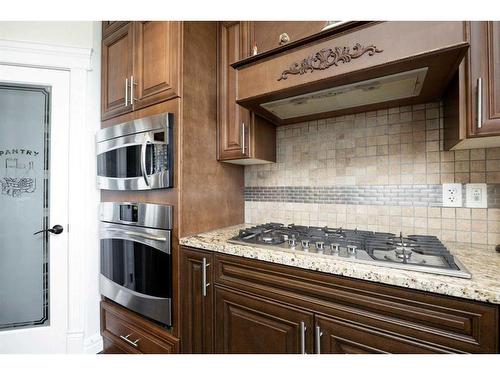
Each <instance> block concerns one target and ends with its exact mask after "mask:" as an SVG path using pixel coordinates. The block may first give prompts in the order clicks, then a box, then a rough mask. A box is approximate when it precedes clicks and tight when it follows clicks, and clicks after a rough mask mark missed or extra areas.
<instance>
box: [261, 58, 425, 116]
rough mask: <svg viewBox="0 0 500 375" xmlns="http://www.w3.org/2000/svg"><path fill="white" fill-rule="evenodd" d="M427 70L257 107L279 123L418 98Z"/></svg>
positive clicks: (317, 92) (413, 71)
mask: <svg viewBox="0 0 500 375" xmlns="http://www.w3.org/2000/svg"><path fill="white" fill-rule="evenodd" d="M427 70H428V68H427V67H425V68H420V69H415V70H410V71H406V72H402V73H397V74H392V75H388V76H384V77H378V78H375V79H370V80H366V81H361V82H357V83H352V84H348V85H343V86H337V87H331V88H328V89H324V90H320V91H315V92H311V93H307V94H303V95H298V96H293V97H289V98H286V99H281V100H275V101H271V102H267V103H262V104H260V106H261V107H262V108H264V109H266V110H267V111H269V112H271V113H273V114H274V115H275V116H277V117H278V118H280V119H282V120H287V119H291V118H295V117H302V116H308V115H313V114H317V113H325V112H333V111H338V110H342V109H348V108H354V107H361V106H364V105H370V104H375V103H383V102H388V101H393V100H398V99H404V98H411V97H415V96H418V95H420V91H421V89H422V86H423V84H424V81H425V77H426V75H427Z"/></svg>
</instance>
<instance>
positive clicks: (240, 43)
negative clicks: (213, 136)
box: [217, 22, 276, 164]
mask: <svg viewBox="0 0 500 375" xmlns="http://www.w3.org/2000/svg"><path fill="white" fill-rule="evenodd" d="M217 40H218V67H217V72H218V74H217V97H218V111H217V140H218V147H217V148H218V150H217V158H218V160H220V161H226V162H231V163H236V164H257V163H265V162H275V161H276V129H275V127H274V125H272V124H271V123H269V122H268V121H267V120H265V119H263V118H261V117H259V116H256V115H255V114H254V113H252V112H250V111H248V110H247V109H245V108H243V107H241V106H240V105H238V104H237V103H236V100H237V99H238V92H237V85H236V84H237V71H236V70H235V69H233V68H232V67H231V65H230V64H232V63H233V62H235V61H238V60H240V59H242V58H245V57H248V56H250V43H251V41H250V23H249V22H219V24H218V32H217Z"/></svg>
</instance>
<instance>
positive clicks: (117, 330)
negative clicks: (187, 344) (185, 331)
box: [101, 301, 179, 354]
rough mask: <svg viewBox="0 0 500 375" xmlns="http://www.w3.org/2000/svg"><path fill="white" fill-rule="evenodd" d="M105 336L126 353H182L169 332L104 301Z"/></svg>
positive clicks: (103, 332)
mask: <svg viewBox="0 0 500 375" xmlns="http://www.w3.org/2000/svg"><path fill="white" fill-rule="evenodd" d="M101 334H102V336H103V338H104V339H105V340H106V339H107V340H108V341H110V342H111V343H112V344H114V345H111V344H110V345H109V347H110V348H114V347H117V348H118V349H121V350H123V351H125V352H127V353H137V354H139V353H145V354H170V353H178V352H179V340H178V339H177V338H175V337H174V336H172V335H170V334H169V333H168V332H166V331H165V330H163V329H162V328H160V327H159V326H156V325H155V324H153V323H151V322H149V321H148V320H146V319H144V318H142V317H140V316H138V315H137V314H134V313H132V312H130V311H128V310H126V309H125V308H123V307H121V306H118V305H116V304H114V303H111V302H108V301H102V302H101Z"/></svg>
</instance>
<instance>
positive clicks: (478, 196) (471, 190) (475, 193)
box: [465, 184, 488, 208]
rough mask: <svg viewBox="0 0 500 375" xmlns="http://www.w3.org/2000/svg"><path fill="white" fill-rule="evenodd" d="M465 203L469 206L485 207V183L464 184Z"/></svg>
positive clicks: (486, 195) (486, 190) (486, 196)
mask: <svg viewBox="0 0 500 375" xmlns="http://www.w3.org/2000/svg"><path fill="white" fill-rule="evenodd" d="M465 205H466V206H467V207H471V208H486V207H487V206H488V189H487V188H486V184H466V185H465Z"/></svg>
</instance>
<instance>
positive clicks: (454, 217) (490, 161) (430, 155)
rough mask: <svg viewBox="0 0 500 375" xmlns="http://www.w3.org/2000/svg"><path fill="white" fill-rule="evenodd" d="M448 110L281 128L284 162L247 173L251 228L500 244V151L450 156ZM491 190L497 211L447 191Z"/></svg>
mask: <svg viewBox="0 0 500 375" xmlns="http://www.w3.org/2000/svg"><path fill="white" fill-rule="evenodd" d="M442 139H443V118H442V106H441V104H440V103H439V102H433V103H427V104H422V105H415V106H404V107H396V108H391V109H388V110H380V111H372V112H366V113H359V114H356V115H349V116H340V117H334V118H329V119H326V120H318V121H312V122H307V123H301V124H295V125H290V126H285V127H279V128H277V162H276V163H275V164H264V165H250V166H246V167H245V220H246V222H249V223H262V222H268V221H275V222H283V223H292V222H293V223H295V224H302V225H313V226H324V225H328V226H333V227H338V226H342V227H344V228H355V227H358V228H360V229H367V230H375V231H390V232H395V233H399V232H400V231H402V232H403V233H405V234H431V235H436V236H438V237H439V238H441V239H442V240H447V241H460V242H473V243H482V244H494V245H496V244H498V243H500V148H491V149H473V150H457V151H444V150H443V142H442ZM448 182H460V183H463V184H465V183H469V182H474V183H475V182H482V183H487V184H488V208H487V209H470V208H447V207H442V196H441V190H442V184H443V183H448Z"/></svg>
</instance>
